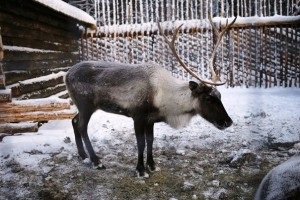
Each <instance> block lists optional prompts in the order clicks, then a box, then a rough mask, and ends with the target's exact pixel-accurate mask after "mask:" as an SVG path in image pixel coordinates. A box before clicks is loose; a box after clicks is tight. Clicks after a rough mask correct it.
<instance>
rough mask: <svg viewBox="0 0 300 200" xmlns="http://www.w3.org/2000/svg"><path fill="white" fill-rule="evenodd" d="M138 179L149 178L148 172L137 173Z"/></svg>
mask: <svg viewBox="0 0 300 200" xmlns="http://www.w3.org/2000/svg"><path fill="white" fill-rule="evenodd" d="M136 173H137V177H138V178H149V174H148V173H147V172H139V171H136Z"/></svg>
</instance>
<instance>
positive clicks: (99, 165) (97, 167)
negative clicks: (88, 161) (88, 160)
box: [93, 163, 106, 170]
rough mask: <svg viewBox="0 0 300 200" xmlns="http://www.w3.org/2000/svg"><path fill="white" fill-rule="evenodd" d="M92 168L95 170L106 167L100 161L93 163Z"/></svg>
mask: <svg viewBox="0 0 300 200" xmlns="http://www.w3.org/2000/svg"><path fill="white" fill-rule="evenodd" d="M93 168H94V169H97V170H102V169H106V167H105V166H104V165H103V164H102V163H100V164H98V165H94V166H93Z"/></svg>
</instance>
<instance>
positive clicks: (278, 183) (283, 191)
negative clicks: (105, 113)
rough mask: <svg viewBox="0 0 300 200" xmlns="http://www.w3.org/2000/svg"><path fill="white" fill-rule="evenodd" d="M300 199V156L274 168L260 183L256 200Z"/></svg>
mask: <svg viewBox="0 0 300 200" xmlns="http://www.w3.org/2000/svg"><path fill="white" fill-rule="evenodd" d="M299 198H300V154H298V155H295V156H293V157H291V158H290V159H288V160H287V161H285V162H283V163H281V164H280V165H278V166H277V167H274V168H273V169H272V170H270V171H269V172H268V174H267V175H266V176H265V177H264V178H263V180H262V182H261V183H260V185H259V187H258V189H257V191H256V195H255V200H271V199H291V200H292V199H295V200H296V199H299Z"/></svg>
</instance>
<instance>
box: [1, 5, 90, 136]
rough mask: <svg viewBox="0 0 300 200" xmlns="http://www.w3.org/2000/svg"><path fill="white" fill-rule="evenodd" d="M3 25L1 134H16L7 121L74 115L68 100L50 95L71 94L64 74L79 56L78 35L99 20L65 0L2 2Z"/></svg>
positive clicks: (46, 119) (40, 119)
mask: <svg viewBox="0 0 300 200" xmlns="http://www.w3.org/2000/svg"><path fill="white" fill-rule="evenodd" d="M0 27H1V34H0V36H2V43H3V45H1V46H0V58H1V59H2V61H1V62H0V63H1V64H0V133H1V132H4V131H5V132H11V131H8V127H9V126H8V124H4V123H9V122H21V121H48V120H50V119H62V118H70V117H72V116H74V114H75V112H76V111H75V110H70V103H69V101H67V100H60V99H58V98H54V97H50V96H52V95H56V96H58V97H63V96H65V95H66V91H65V85H64V82H63V79H64V75H65V72H66V71H67V70H68V69H69V68H70V67H71V66H72V65H73V64H75V63H77V62H78V61H79V60H80V58H79V54H78V49H79V46H78V45H79V44H78V39H79V38H80V36H81V32H82V31H85V30H87V29H95V28H96V24H95V20H94V19H93V18H92V17H91V16H90V15H88V14H87V13H85V12H83V11H82V10H80V9H78V8H76V7H74V6H71V5H69V4H67V3H65V2H63V1H60V0H59V1H47V0H29V1H23V0H1V3H0ZM0 41H1V40H0ZM0 44H1V43H0ZM3 53H4V56H3ZM48 97H49V98H48ZM33 98H34V99H37V100H35V101H34V104H32V100H25V99H33ZM44 98H46V99H44ZM35 104H36V105H35ZM12 126H13V125H12ZM12 126H11V127H12ZM18 127H19V128H18V129H19V130H20V126H18ZM33 127H34V128H33V129H36V125H33ZM26 130H27V131H28V128H27V129H26Z"/></svg>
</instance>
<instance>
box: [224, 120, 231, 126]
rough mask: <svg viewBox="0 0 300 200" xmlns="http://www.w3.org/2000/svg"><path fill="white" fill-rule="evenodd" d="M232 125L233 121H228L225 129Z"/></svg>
mask: <svg viewBox="0 0 300 200" xmlns="http://www.w3.org/2000/svg"><path fill="white" fill-rule="evenodd" d="M232 123H233V121H232V119H229V120H228V121H225V123H224V127H229V126H231V125H232Z"/></svg>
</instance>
